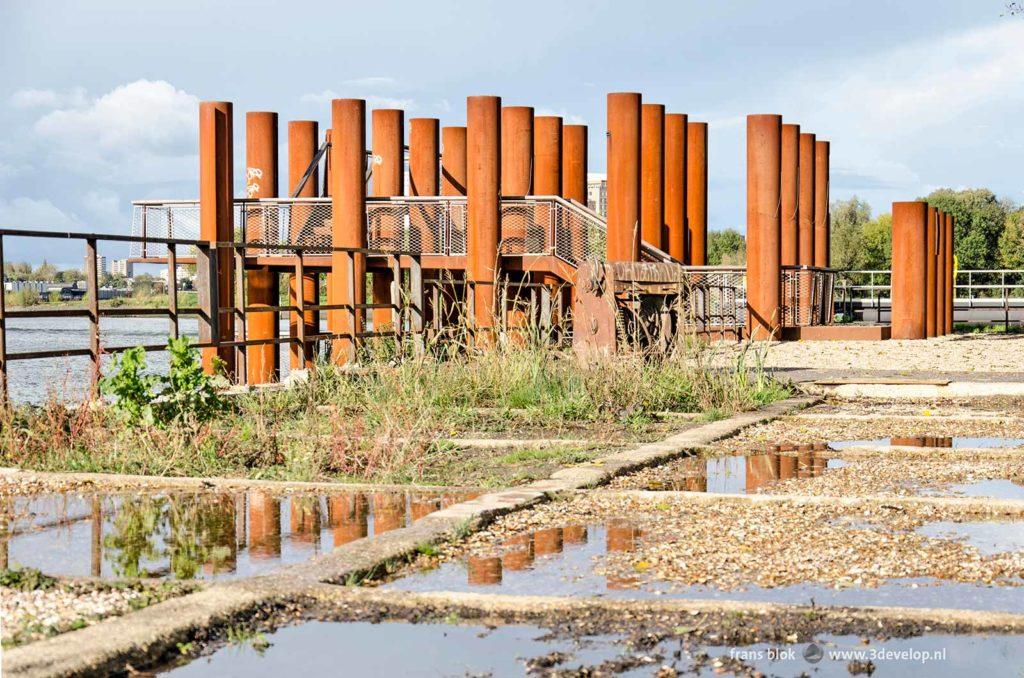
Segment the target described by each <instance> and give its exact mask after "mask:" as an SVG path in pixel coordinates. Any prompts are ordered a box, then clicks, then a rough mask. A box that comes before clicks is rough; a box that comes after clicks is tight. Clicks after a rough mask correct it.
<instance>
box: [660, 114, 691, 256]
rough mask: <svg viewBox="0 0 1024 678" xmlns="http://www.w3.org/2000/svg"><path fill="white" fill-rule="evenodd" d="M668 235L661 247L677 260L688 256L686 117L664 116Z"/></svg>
mask: <svg viewBox="0 0 1024 678" xmlns="http://www.w3.org/2000/svg"><path fill="white" fill-rule="evenodd" d="M664 200H665V206H664V209H665V233H664V237H662V244H663V245H664V246H665V251H666V252H668V254H669V255H670V256H672V258H674V259H675V260H676V261H681V262H683V263H687V256H686V114H685V113H669V114H667V115H666V116H665V190H664Z"/></svg>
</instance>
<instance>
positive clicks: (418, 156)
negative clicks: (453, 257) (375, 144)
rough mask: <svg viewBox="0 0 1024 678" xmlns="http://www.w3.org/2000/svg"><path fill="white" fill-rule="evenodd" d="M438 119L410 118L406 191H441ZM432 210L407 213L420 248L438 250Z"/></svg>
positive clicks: (429, 193)
mask: <svg viewBox="0 0 1024 678" xmlns="http://www.w3.org/2000/svg"><path fill="white" fill-rule="evenodd" d="M440 134H441V123H440V121H439V120H438V119H437V118H412V119H411V120H409V195H417V196H418V195H439V194H440V192H441V171H440V167H441V166H440V164H439V163H440V158H441V150H440V149H441V140H440ZM436 217H437V215H436V213H435V211H434V210H430V209H428V208H425V207H424V208H420V209H416V210H413V212H412V214H410V215H409V222H410V224H411V225H412V227H413V228H414V229H417V230H419V233H420V243H422V247H423V251H424V252H427V253H439V249H438V246H439V245H440V243H439V242H438V240H439V238H438V236H439V235H440V234H439V233H435V232H434V229H433V227H432V226H431V224H432V223H433V222H434V221H435V220H436Z"/></svg>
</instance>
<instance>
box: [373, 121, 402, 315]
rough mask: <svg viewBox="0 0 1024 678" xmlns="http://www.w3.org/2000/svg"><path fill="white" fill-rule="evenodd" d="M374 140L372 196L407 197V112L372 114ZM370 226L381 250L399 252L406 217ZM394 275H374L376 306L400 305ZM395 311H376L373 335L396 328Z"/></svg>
mask: <svg viewBox="0 0 1024 678" xmlns="http://www.w3.org/2000/svg"><path fill="white" fill-rule="evenodd" d="M370 125H371V134H372V137H373V174H372V175H371V182H372V183H371V186H372V188H371V195H372V196H373V197H375V198H388V197H393V196H401V195H405V112H404V111H401V110H399V109H395V108H378V109H375V110H374V111H373V112H372V113H371V114H370ZM377 216H378V218H377V219H375V222H374V223H371V224H370V228H371V229H372V230H373V234H374V236H375V238H374V239H375V243H374V244H375V245H376V246H377V247H378V248H382V249H386V248H398V249H402V248H401V247H400V245H401V244H402V243H401V233H402V216H401V215H399V214H392V213H388V212H384V213H381V214H379V215H377ZM393 278H394V275H393V274H392V272H391V270H390V269H388V268H386V267H381V268H376V269H375V270H374V271H373V303H374V304H397V303H399V302H400V300H399V299H393V298H392V295H391V291H392V284H393V283H394V279H393ZM392 317H393V313H392V309H390V308H375V309H373V331H374V332H380V331H382V330H383V329H385V328H387V327H390V326H391V325H392Z"/></svg>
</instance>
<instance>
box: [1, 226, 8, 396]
mask: <svg viewBox="0 0 1024 678" xmlns="http://www.w3.org/2000/svg"><path fill="white" fill-rule="evenodd" d="M3 270H4V236H3V233H0V287H2V283H3ZM5 294H6V291H5V290H3V289H0V404H5V403H6V402H7V400H8V398H7V395H8V394H7V302H6V300H5V299H4V295H5Z"/></svg>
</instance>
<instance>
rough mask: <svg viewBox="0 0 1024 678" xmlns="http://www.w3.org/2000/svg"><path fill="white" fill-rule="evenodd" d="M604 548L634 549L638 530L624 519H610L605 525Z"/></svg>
mask: <svg viewBox="0 0 1024 678" xmlns="http://www.w3.org/2000/svg"><path fill="white" fill-rule="evenodd" d="M605 531H606V536H605V548H606V549H607V550H608V551H619V552H622V551H635V550H636V540H637V539H638V538H639V537H640V530H639V528H637V527H636V526H635V525H633V524H631V523H629V522H626V521H625V520H612V521H611V522H609V523H608V525H607V526H606V527H605Z"/></svg>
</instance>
